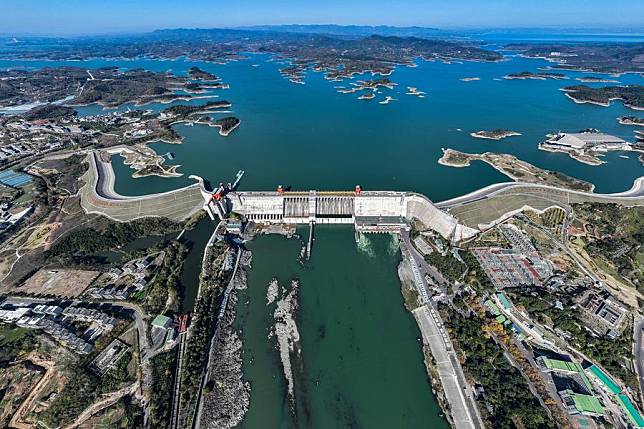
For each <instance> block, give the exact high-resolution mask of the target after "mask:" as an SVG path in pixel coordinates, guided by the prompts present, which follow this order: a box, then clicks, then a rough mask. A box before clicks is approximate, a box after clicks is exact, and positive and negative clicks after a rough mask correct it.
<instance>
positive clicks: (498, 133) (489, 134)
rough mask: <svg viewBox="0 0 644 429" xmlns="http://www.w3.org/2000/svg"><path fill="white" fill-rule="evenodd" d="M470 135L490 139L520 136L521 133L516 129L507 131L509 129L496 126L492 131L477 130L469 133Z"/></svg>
mask: <svg viewBox="0 0 644 429" xmlns="http://www.w3.org/2000/svg"><path fill="white" fill-rule="evenodd" d="M470 135H471V136H472V137H475V138H477V139H490V140H501V139H504V138H506V137H512V136H520V135H521V133H517V132H516V131H509V130H502V129H500V128H497V129H495V130H492V131H477V132H475V133H470Z"/></svg>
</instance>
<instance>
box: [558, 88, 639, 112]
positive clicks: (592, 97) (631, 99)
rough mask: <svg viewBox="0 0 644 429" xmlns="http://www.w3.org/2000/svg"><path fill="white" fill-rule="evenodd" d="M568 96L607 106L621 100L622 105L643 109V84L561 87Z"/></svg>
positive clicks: (583, 101) (581, 101)
mask: <svg viewBox="0 0 644 429" xmlns="http://www.w3.org/2000/svg"><path fill="white" fill-rule="evenodd" d="M562 91H563V92H564V93H565V94H566V96H567V97H568V98H570V99H571V100H573V101H574V102H575V103H590V104H596V105H598V106H604V107H608V106H610V104H611V102H612V101H614V100H621V101H622V102H623V103H624V106H626V107H629V108H631V109H634V110H644V86H642V85H626V86H605V87H601V88H592V87H589V86H586V85H574V86H567V87H565V88H562Z"/></svg>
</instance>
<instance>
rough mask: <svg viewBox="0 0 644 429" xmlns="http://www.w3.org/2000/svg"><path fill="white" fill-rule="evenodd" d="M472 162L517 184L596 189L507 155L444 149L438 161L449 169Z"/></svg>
mask: <svg viewBox="0 0 644 429" xmlns="http://www.w3.org/2000/svg"><path fill="white" fill-rule="evenodd" d="M471 161H483V162H485V163H486V164H489V165H490V166H492V167H493V168H494V169H496V170H498V171H500V172H501V173H503V174H505V175H506V176H508V177H509V178H511V179H512V180H514V181H515V182H524V183H536V184H541V185H550V186H557V187H561V188H566V189H572V190H576V191H587V192H591V191H592V190H593V189H594V185H593V184H592V183H589V182H585V181H583V180H580V179H576V178H574V177H570V176H568V175H566V174H563V173H559V172H558V171H550V170H544V169H542V168H539V167H536V166H534V165H532V164H530V163H528V162H525V161H521V160H520V159H518V158H517V157H515V156H514V155H509V154H505V153H490V152H485V153H482V154H479V153H465V152H460V151H458V150H454V149H443V156H442V157H441V158H440V159H439V160H438V163H439V164H441V165H445V166H449V167H469V166H470V163H471Z"/></svg>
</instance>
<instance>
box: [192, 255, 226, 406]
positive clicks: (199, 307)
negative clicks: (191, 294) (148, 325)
mask: <svg viewBox="0 0 644 429" xmlns="http://www.w3.org/2000/svg"><path fill="white" fill-rule="evenodd" d="M224 251H225V245H224V244H222V243H215V245H213V246H212V247H211V248H210V250H209V252H210V253H209V256H208V261H207V262H206V266H208V267H211V268H210V269H206V271H205V272H204V273H203V274H202V276H201V279H200V286H199V290H200V294H199V299H198V300H197V302H196V303H195V308H194V311H193V315H194V316H193V319H192V325H191V327H190V336H189V337H188V340H187V343H186V351H185V353H186V355H185V358H184V365H183V368H182V383H181V403H182V406H186V405H187V404H191V403H192V402H193V401H194V400H195V399H196V395H197V393H198V391H199V386H200V383H201V376H202V373H203V370H204V368H205V365H206V362H207V359H208V354H209V350H210V341H211V338H212V335H213V333H214V328H215V323H214V322H215V320H216V317H217V314H218V312H219V306H220V305H221V294H222V292H223V289H224V284H225V283H226V281H227V278H225V277H226V276H225V275H224V274H223V273H222V272H221V271H213V269H212V267H218V266H220V265H221V257H222V256H223V254H224Z"/></svg>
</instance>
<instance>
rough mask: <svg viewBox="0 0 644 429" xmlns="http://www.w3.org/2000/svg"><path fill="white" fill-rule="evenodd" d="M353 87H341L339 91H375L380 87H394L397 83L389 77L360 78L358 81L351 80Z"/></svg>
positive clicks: (350, 92)
mask: <svg viewBox="0 0 644 429" xmlns="http://www.w3.org/2000/svg"><path fill="white" fill-rule="evenodd" d="M349 85H351V88H340V89H338V92H339V93H341V94H353V93H354V92H359V91H364V90H372V91H375V90H377V89H378V88H380V87H383V88H387V89H394V86H395V85H396V84H395V83H393V82H392V81H391V80H389V79H388V78H382V79H372V80H359V81H357V82H350V83H349Z"/></svg>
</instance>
